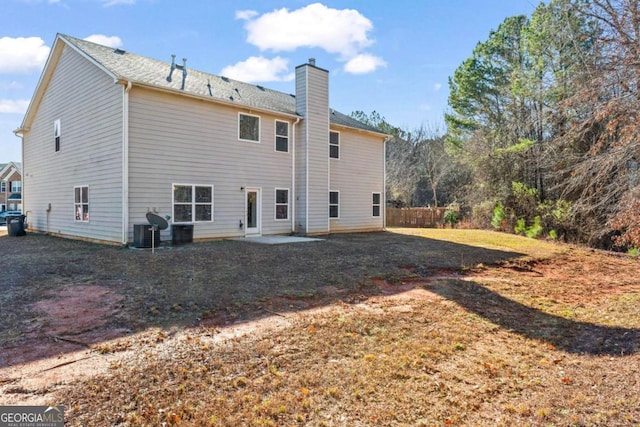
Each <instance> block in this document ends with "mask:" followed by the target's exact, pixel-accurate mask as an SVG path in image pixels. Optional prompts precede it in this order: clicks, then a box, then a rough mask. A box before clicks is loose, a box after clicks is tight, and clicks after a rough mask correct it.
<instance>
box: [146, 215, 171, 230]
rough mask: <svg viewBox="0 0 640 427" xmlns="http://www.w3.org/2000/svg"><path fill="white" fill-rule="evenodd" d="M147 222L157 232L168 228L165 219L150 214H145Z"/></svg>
mask: <svg viewBox="0 0 640 427" xmlns="http://www.w3.org/2000/svg"><path fill="white" fill-rule="evenodd" d="M147 221H149V224H151V225H152V226H153V227H154V228H155V229H158V230H166V229H167V228H168V227H169V223H168V222H167V220H166V219H164V218H162V217H161V216H159V215H156V214H154V213H152V212H147Z"/></svg>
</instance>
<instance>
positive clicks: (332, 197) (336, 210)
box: [329, 191, 340, 218]
mask: <svg viewBox="0 0 640 427" xmlns="http://www.w3.org/2000/svg"><path fill="white" fill-rule="evenodd" d="M329 218H340V192H339V191H329Z"/></svg>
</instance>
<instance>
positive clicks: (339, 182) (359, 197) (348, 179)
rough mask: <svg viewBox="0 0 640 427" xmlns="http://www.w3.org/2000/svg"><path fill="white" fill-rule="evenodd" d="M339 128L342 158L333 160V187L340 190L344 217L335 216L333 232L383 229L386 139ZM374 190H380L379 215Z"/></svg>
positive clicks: (341, 213)
mask: <svg viewBox="0 0 640 427" xmlns="http://www.w3.org/2000/svg"><path fill="white" fill-rule="evenodd" d="M332 130H334V129H332ZM339 131H340V160H337V159H331V165H330V167H331V183H330V187H331V190H335V191H340V218H339V219H331V221H330V224H331V225H330V227H331V232H343V231H358V230H382V229H383V226H384V224H383V215H384V212H383V209H384V200H382V199H383V198H384V182H383V181H384V141H383V138H382V137H378V138H377V137H374V136H371V135H369V134H366V133H363V132H357V131H351V130H345V129H342V128H341V129H339ZM372 193H380V198H381V205H380V216H379V217H374V216H373V203H372V198H373V196H372ZM327 205H328V202H327Z"/></svg>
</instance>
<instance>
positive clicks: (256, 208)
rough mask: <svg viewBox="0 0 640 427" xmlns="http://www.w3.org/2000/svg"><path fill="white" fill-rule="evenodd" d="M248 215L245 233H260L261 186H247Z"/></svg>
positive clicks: (246, 208) (246, 206)
mask: <svg viewBox="0 0 640 427" xmlns="http://www.w3.org/2000/svg"><path fill="white" fill-rule="evenodd" d="M245 199H246V205H245V211H246V217H245V224H246V228H245V234H246V235H247V236H249V235H257V234H260V232H261V230H260V222H261V218H260V211H261V200H260V189H259V188H247V189H246V198H245Z"/></svg>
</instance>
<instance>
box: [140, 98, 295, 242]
mask: <svg viewBox="0 0 640 427" xmlns="http://www.w3.org/2000/svg"><path fill="white" fill-rule="evenodd" d="M239 112H245V113H248V114H252V115H258V116H260V143H254V142H247V141H240V140H238V113H239ZM275 119H276V117H275V116H271V115H267V114H262V113H256V112H249V111H247V110H244V109H242V108H240V107H239V108H233V107H226V106H222V105H219V104H214V103H210V102H206V101H202V100H197V99H192V98H188V97H183V96H179V95H173V94H168V93H163V92H158V91H152V90H148V89H143V88H139V87H134V88H133V89H132V90H131V92H130V94H129V237H128V240H129V241H131V240H133V236H132V234H133V226H134V224H140V223H146V219H145V214H146V213H147V212H148V210H154V209H155V210H157V212H158V214H159V215H161V216H164V215H171V216H172V219H173V212H172V209H173V193H172V191H173V190H172V184H194V185H213V186H214V195H213V204H214V207H213V219H214V220H213V222H196V223H195V224H194V238H195V239H207V238H220V237H232V236H244V230H243V229H241V228H240V227H239V223H240V221H242V222H243V223H244V222H245V218H244V216H245V193H244V190H243V189H242V188H247V187H257V188H260V189H261V190H262V234H284V233H289V232H290V231H291V219H289V220H277V221H276V220H275V189H276V188H284V189H289V197H290V198H291V190H292V188H291V187H292V178H291V173H292V171H291V144H292V141H290V142H289V147H290V148H289V152H288V153H284V152H277V151H275ZM278 120H282V121H289V122H290V129H289V130H290V135H291V134H292V132H291V131H292V129H291V121H290V120H287V119H283V118H278ZM289 215H291V206H290V207H289ZM162 239H163V240H167V239H170V232H169V230H167V231H165V232H164V233H163V234H162Z"/></svg>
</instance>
